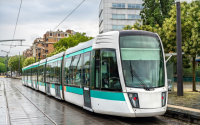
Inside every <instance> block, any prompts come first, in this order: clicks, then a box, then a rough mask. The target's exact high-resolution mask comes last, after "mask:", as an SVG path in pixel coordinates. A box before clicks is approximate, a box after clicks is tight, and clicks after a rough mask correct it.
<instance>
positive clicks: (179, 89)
mask: <svg viewBox="0 0 200 125" xmlns="http://www.w3.org/2000/svg"><path fill="white" fill-rule="evenodd" d="M176 39H177V95H178V96H183V66H182V39H181V3H180V0H176Z"/></svg>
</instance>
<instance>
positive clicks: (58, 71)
mask: <svg viewBox="0 0 200 125" xmlns="http://www.w3.org/2000/svg"><path fill="white" fill-rule="evenodd" d="M60 69H61V60H59V61H58V62H57V80H58V84H61V80H60V78H61V76H60V75H61V70H60Z"/></svg>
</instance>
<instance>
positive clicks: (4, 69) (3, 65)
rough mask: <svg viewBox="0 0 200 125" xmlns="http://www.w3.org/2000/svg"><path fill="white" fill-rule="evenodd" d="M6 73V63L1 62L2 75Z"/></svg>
mask: <svg viewBox="0 0 200 125" xmlns="http://www.w3.org/2000/svg"><path fill="white" fill-rule="evenodd" d="M4 72H6V66H5V64H4V63H2V62H0V73H4Z"/></svg>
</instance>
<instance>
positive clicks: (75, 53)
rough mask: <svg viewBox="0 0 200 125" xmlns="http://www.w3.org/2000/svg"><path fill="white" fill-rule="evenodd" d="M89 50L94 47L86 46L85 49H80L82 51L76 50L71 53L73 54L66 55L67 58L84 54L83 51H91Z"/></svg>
mask: <svg viewBox="0 0 200 125" xmlns="http://www.w3.org/2000/svg"><path fill="white" fill-rule="evenodd" d="M89 51H92V47H89V48H86V49H83V50H80V51H77V52H74V53H71V54H67V55H66V56H65V58H68V57H71V56H75V55H78V54H82V53H85V52H89Z"/></svg>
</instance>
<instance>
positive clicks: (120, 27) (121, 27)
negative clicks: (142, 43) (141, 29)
mask: <svg viewBox="0 0 200 125" xmlns="http://www.w3.org/2000/svg"><path fill="white" fill-rule="evenodd" d="M112 29H113V30H122V29H124V25H112Z"/></svg>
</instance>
